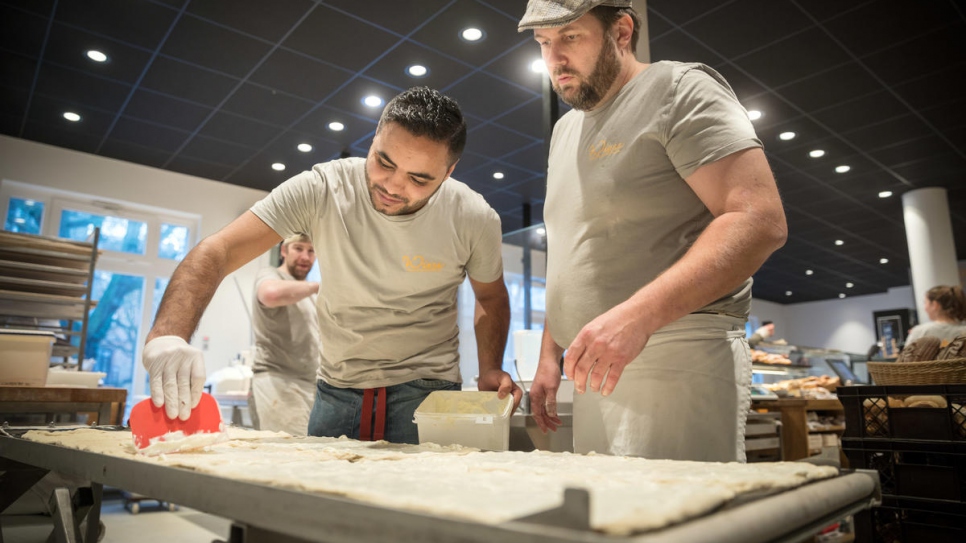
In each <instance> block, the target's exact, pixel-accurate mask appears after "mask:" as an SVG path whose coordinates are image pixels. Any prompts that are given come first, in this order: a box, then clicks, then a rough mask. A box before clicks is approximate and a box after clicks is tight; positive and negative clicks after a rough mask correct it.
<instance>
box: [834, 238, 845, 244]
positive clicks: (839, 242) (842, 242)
mask: <svg viewBox="0 0 966 543" xmlns="http://www.w3.org/2000/svg"><path fill="white" fill-rule="evenodd" d="M835 244H836V245H845V242H844V241H842V240H840V239H837V240H835Z"/></svg>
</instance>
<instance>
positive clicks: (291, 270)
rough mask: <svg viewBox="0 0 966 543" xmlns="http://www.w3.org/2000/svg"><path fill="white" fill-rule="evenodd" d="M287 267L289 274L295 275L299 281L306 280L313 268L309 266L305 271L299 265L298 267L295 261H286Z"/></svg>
mask: <svg viewBox="0 0 966 543" xmlns="http://www.w3.org/2000/svg"><path fill="white" fill-rule="evenodd" d="M285 269H286V270H287V271H288V274H289V275H291V276H292V277H294V278H295V279H297V280H299V281H304V280H305V278H306V277H307V276H308V275H309V270H311V269H312V268H309V269H308V270H305V271H304V272H303V271H302V270H300V269H299V268H298V267H296V265H295V262H291V263H289V262H285Z"/></svg>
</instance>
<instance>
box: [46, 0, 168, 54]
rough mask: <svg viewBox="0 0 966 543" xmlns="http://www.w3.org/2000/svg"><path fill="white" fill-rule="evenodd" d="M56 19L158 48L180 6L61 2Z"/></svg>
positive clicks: (110, 0)
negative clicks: (176, 8) (173, 7)
mask: <svg viewBox="0 0 966 543" xmlns="http://www.w3.org/2000/svg"><path fill="white" fill-rule="evenodd" d="M56 5H57V9H56V12H55V13H54V14H53V15H54V21H55V22H57V23H58V24H63V25H69V26H73V27H76V28H80V29H82V30H86V31H88V32H91V33H94V34H98V35H101V36H104V37H107V38H111V39H114V40H117V41H119V42H124V43H128V44H131V45H132V46H134V47H142V48H146V49H150V50H154V49H156V48H157V47H158V45H159V44H160V43H161V40H163V39H164V37H165V36H166V35H167V33H168V32H169V31H170V28H171V25H172V24H173V23H174V22H175V21H176V20H177V19H178V16H179V12H178V10H175V9H171V8H170V7H168V6H164V5H161V4H159V3H156V2H151V1H150V0H97V1H90V0H87V1H75V2H63V1H60V2H57V4H56Z"/></svg>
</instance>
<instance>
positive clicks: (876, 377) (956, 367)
mask: <svg viewBox="0 0 966 543" xmlns="http://www.w3.org/2000/svg"><path fill="white" fill-rule="evenodd" d="M868 368H869V375H871V376H872V380H873V381H875V384H877V385H948V384H962V383H966V358H951V359H949V360H933V361H931V362H869V363H868Z"/></svg>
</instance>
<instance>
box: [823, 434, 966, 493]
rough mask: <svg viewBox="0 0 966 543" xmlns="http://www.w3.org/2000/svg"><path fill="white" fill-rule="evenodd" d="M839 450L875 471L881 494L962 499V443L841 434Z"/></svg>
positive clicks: (965, 485) (855, 465)
mask: <svg viewBox="0 0 966 543" xmlns="http://www.w3.org/2000/svg"><path fill="white" fill-rule="evenodd" d="M842 452H843V453H845V456H846V457H847V458H848V459H849V467H850V468H852V469H874V470H876V471H878V472H879V480H880V482H881V484H882V493H883V494H885V495H888V496H893V497H903V498H926V499H932V500H950V501H954V502H966V443H954V442H947V443H940V442H932V441H894V440H885V439H851V438H842Z"/></svg>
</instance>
